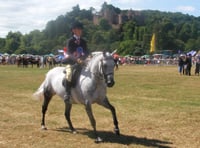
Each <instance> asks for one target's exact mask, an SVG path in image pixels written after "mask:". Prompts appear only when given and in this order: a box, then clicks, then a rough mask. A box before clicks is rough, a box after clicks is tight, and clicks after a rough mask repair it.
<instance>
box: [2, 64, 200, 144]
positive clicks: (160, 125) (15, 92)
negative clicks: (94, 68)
mask: <svg viewBox="0 0 200 148" xmlns="http://www.w3.org/2000/svg"><path fill="white" fill-rule="evenodd" d="M47 71H48V69H37V68H27V69H23V68H17V67H16V66H2V65H0V115H1V116H0V117H1V118H0V147H1V148H47V147H48V148H66V147H67V148H70V147H71V148H72V147H75V148H78V147H81V148H88V147H91V148H93V147H98V148H121V147H122V148H123V147H124V148H126V147H177V148H179V147H180V148H184V147H185V148H188V147H190V148H198V147H199V146H200V89H199V88H200V87H199V84H200V77H199V76H194V74H193V73H192V74H193V75H192V76H190V77H189V76H180V75H179V74H178V73H177V67H175V66H163V67H162V66H120V67H119V70H118V71H116V72H115V81H116V84H115V86H114V87H113V88H109V89H108V97H109V99H110V102H111V103H112V104H113V105H114V106H115V108H116V111H117V116H118V120H119V127H120V130H121V136H116V135H115V134H114V133H113V127H114V126H113V123H112V117H111V113H110V112H109V111H108V110H106V109H104V108H102V107H101V106H98V105H95V104H94V105H93V112H94V116H95V118H96V122H97V130H98V131H99V134H100V136H101V137H102V138H103V139H104V143H100V144H95V143H94V137H93V131H92V127H91V125H90V122H89V119H88V117H87V115H86V113H85V110H84V106H82V105H78V104H76V105H74V106H73V108H72V116H71V118H72V122H73V124H74V127H75V128H76V129H77V130H78V134H71V133H70V132H68V129H67V127H68V125H67V122H66V120H65V117H64V103H63V101H62V100H61V99H60V98H58V97H57V96H56V97H54V99H53V100H52V102H51V103H50V105H49V108H48V111H47V115H46V124H47V128H48V130H47V131H42V130H41V129H40V123H41V121H40V120H41V104H42V102H41V101H35V100H33V99H32V94H33V92H34V91H35V90H36V89H37V88H38V87H39V85H40V84H41V82H42V81H43V79H44V77H45V73H46V72H47ZM193 71H194V70H193Z"/></svg>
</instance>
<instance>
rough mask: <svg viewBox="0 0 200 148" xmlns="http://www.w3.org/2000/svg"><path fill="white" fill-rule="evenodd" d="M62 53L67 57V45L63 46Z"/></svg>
mask: <svg viewBox="0 0 200 148" xmlns="http://www.w3.org/2000/svg"><path fill="white" fill-rule="evenodd" d="M63 54H64V57H65V58H67V57H68V54H67V47H64V48H63Z"/></svg>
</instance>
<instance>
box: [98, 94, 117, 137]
mask: <svg viewBox="0 0 200 148" xmlns="http://www.w3.org/2000/svg"><path fill="white" fill-rule="evenodd" d="M98 104H99V105H102V106H104V107H105V108H107V109H109V110H110V111H111V113H112V117H113V123H114V126H115V128H114V132H115V134H117V135H120V130H119V127H118V121H117V115H116V111H115V108H114V106H112V105H111V104H110V102H109V100H108V98H107V97H105V99H104V100H103V101H102V102H100V103H98Z"/></svg>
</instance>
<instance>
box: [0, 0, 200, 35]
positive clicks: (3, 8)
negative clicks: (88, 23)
mask: <svg viewBox="0 0 200 148" xmlns="http://www.w3.org/2000/svg"><path fill="white" fill-rule="evenodd" d="M103 2H107V4H112V5H113V6H114V7H118V8H120V9H121V10H126V9H132V10H160V11H164V12H181V13H183V14H189V15H193V16H195V17H200V3H199V0H104V1H102V0H90V1H88V2H86V1H85V0H84V1H83V0H57V1H56V0H0V38H5V37H6V35H7V34H8V32H10V31H12V32H17V31H19V32H21V33H22V34H28V33H30V32H31V31H33V30H36V29H38V30H40V31H42V30H43V29H45V27H46V24H47V22H48V21H51V20H55V19H56V18H57V17H58V16H60V15H65V14H66V13H67V12H70V11H72V8H73V7H74V6H76V5H77V4H78V5H79V7H80V9H87V10H89V9H90V8H91V7H93V8H95V9H96V10H97V11H99V10H100V9H101V6H102V4H103Z"/></svg>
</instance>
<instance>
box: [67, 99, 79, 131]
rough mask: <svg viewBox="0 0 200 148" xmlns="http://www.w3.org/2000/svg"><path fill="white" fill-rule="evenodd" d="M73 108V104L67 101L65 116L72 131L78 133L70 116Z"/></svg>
mask: <svg viewBox="0 0 200 148" xmlns="http://www.w3.org/2000/svg"><path fill="white" fill-rule="evenodd" d="M71 108H72V104H71V103H69V102H65V118H66V120H67V122H68V125H69V128H70V130H71V131H72V133H76V130H75V129H74V127H73V125H72V122H71V118H70V113H71Z"/></svg>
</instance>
